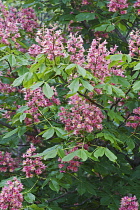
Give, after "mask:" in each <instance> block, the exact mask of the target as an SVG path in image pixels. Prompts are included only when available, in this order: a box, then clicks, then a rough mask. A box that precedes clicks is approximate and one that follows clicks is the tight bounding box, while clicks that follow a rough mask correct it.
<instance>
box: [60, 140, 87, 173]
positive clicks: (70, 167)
mask: <svg viewBox="0 0 140 210" xmlns="http://www.w3.org/2000/svg"><path fill="white" fill-rule="evenodd" d="M82 146H83V148H84V149H86V150H88V148H89V146H88V144H84V145H81V144H78V145H77V146H76V147H74V148H72V149H70V150H69V151H68V152H65V154H66V155H68V154H70V153H72V152H74V151H76V150H78V149H79V147H82ZM79 159H80V158H79V157H77V156H75V157H74V158H73V159H72V160H70V161H62V159H61V158H59V159H58V161H60V162H61V163H60V164H59V165H58V167H59V168H60V169H61V170H60V172H61V173H66V172H67V171H72V172H77V171H78V168H79V166H80V165H81V164H82V162H81V161H79Z"/></svg>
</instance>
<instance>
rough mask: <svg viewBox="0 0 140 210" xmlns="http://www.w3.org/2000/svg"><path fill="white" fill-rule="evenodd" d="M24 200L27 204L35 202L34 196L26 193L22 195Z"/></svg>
mask: <svg viewBox="0 0 140 210" xmlns="http://www.w3.org/2000/svg"><path fill="white" fill-rule="evenodd" d="M24 199H25V200H26V201H27V202H28V203H33V202H34V201H35V196H34V195H33V194H32V193H27V194H25V195H24Z"/></svg>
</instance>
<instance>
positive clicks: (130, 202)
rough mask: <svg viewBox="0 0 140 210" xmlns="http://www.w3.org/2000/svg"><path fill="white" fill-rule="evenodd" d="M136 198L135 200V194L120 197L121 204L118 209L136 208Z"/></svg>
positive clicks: (137, 205) (129, 209)
mask: <svg viewBox="0 0 140 210" xmlns="http://www.w3.org/2000/svg"><path fill="white" fill-rule="evenodd" d="M136 200H137V198H136V196H133V197H128V196H125V197H123V198H122V199H121V206H120V208H119V210H138V207H139V204H138V202H137V201H136Z"/></svg>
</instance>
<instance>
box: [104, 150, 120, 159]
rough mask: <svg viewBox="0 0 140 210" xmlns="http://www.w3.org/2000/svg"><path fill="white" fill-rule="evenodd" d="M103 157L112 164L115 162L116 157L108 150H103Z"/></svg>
mask: <svg viewBox="0 0 140 210" xmlns="http://www.w3.org/2000/svg"><path fill="white" fill-rule="evenodd" d="M105 155H106V157H108V159H109V160H110V161H112V162H115V161H116V159H117V157H116V155H114V154H113V152H111V151H110V150H109V149H108V148H105Z"/></svg>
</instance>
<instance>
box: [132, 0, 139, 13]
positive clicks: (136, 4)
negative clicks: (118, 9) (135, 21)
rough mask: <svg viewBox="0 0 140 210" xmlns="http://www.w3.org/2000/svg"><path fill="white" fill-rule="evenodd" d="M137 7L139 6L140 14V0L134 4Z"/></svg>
mask: <svg viewBox="0 0 140 210" xmlns="http://www.w3.org/2000/svg"><path fill="white" fill-rule="evenodd" d="M133 6H134V7H135V8H138V10H137V11H138V15H140V0H137V1H136V3H135V4H134V5H133Z"/></svg>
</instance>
